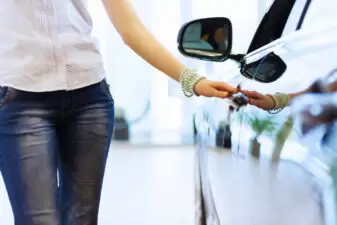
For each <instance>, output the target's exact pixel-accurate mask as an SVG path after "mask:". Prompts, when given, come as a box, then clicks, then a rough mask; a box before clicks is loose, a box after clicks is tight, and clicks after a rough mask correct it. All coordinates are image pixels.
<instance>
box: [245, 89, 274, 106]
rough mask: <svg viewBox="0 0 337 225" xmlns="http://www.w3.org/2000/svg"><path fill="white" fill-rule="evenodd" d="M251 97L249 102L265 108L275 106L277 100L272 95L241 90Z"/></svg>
mask: <svg viewBox="0 0 337 225" xmlns="http://www.w3.org/2000/svg"><path fill="white" fill-rule="evenodd" d="M241 92H242V93H243V94H244V95H246V96H247V97H248V98H249V104H250V105H254V106H256V107H258V108H260V109H263V110H271V109H273V108H274V107H275V102H274V100H273V98H272V97H271V96H270V95H263V94H260V93H258V92H256V91H246V90H242V91H241Z"/></svg>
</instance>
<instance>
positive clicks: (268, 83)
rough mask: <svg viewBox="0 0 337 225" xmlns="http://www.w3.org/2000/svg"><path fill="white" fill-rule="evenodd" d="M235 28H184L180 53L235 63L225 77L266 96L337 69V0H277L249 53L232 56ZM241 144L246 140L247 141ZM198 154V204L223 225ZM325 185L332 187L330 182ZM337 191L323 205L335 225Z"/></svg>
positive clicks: (218, 22) (214, 24) (207, 24)
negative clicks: (241, 80) (233, 68)
mask: <svg viewBox="0 0 337 225" xmlns="http://www.w3.org/2000/svg"><path fill="white" fill-rule="evenodd" d="M191 27H198V29H191ZM232 29H235V27H234V28H232V24H231V22H230V19H228V18H225V17H214V18H202V19H197V20H193V21H191V22H188V23H186V24H184V25H183V26H182V27H181V29H180V32H179V35H178V49H179V51H180V52H181V53H182V54H183V55H185V56H187V57H192V58H196V59H199V60H205V61H212V62H217V63H219V62H225V63H226V61H229V60H230V61H235V62H237V64H238V70H237V71H236V72H233V73H232V74H225V75H224V76H225V78H226V79H228V80H230V79H232V78H233V77H237V76H238V75H239V76H241V77H242V79H243V80H244V81H245V82H243V84H244V85H243V86H242V88H244V89H245V88H247V89H252V87H253V88H254V89H255V90H256V89H258V91H259V92H266V93H272V92H278V91H284V89H285V87H286V91H291V92H297V91H301V90H304V89H305V88H307V87H309V86H310V85H311V84H312V83H313V82H314V81H316V80H317V79H319V78H323V77H325V76H327V75H329V74H331V72H332V71H336V69H337V1H336V0H274V1H273V2H272V4H271V5H270V7H269V8H268V10H267V12H266V14H265V15H264V17H263V19H262V20H261V22H260V24H259V26H258V28H257V30H256V33H255V35H254V37H253V38H252V41H251V43H250V46H249V48H248V49H247V51H246V52H245V53H239V54H238V53H233V52H232V51H231V49H232V43H233V42H235V37H234V38H232ZM186 31H188V32H186ZM206 34H207V35H206ZM200 41H202V42H203V43H204V42H205V41H206V42H207V43H208V44H209V45H211V46H212V48H209V47H207V48H203V47H202V46H203V45H200V44H199V45H198V44H197V43H199V42H200ZM209 45H207V46H209ZM316 101H317V100H316ZM204 128H205V127H204V126H201V127H199V136H200V138H201V139H200V140H201V141H202V142H201V145H199V147H200V146H201V147H200V148H202V144H204V143H205V139H207V137H205V136H207V135H208V134H207V131H205V129H204ZM241 139H245V137H244V136H242V137H241ZM317 141H320V140H317ZM310 147H311V148H312V146H310ZM200 148H199V150H200ZM198 154H199V161H198V162H199V164H198V167H197V169H198V170H199V174H200V175H201V176H200V178H201V179H200V181H201V183H200V184H201V186H200V187H203V188H200V189H201V190H202V192H201V196H202V198H201V199H199V200H200V201H199V202H198V201H197V203H200V202H201V203H203V204H202V205H203V206H204V209H205V211H204V213H205V217H204V222H205V223H206V222H207V221H206V220H208V222H210V221H212V223H214V224H221V221H219V219H218V218H217V215H216V211H217V204H215V203H214V199H213V198H212V191H211V189H210V187H209V186H208V182H210V180H209V177H208V173H207V168H205V167H206V165H207V164H205V162H206V161H207V159H205V158H204V157H206V156H207V155H205V151H202V150H200V151H199V153H198ZM310 172H311V173H314V176H317V177H318V178H317V179H318V180H319V181H320V182H323V181H322V179H320V177H319V176H321V175H319V174H320V172H322V171H320V170H318V171H317V170H315V169H312V170H310ZM315 173H317V174H315ZM219 179H225V177H223V178H219ZM329 182H330V181H329ZM334 182H336V181H334ZM198 185H199V184H198ZM324 185H325V187H326V186H329V185H326V183H325V184H324ZM336 186H337V185H336ZM336 186H334V185H332V186H329V188H326V189H324V191H323V192H322V194H323V199H325V200H326V201H325V200H324V201H323V202H324V206H325V209H324V210H325V218H324V219H325V224H329V225H335V224H337V220H336V201H335V195H336V194H335V193H332V192H333V191H332V192H331V190H332V189H333V188H334V189H335V190H336ZM331 188H332V189H331ZM198 190H199V189H198ZM327 199H328V200H327ZM201 200H203V201H201Z"/></svg>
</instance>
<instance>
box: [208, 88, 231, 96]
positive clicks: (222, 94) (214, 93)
mask: <svg viewBox="0 0 337 225" xmlns="http://www.w3.org/2000/svg"><path fill="white" fill-rule="evenodd" d="M211 96H212V97H217V98H228V97H230V96H231V93H229V92H227V91H218V90H215V89H214V91H213V92H212V94H211Z"/></svg>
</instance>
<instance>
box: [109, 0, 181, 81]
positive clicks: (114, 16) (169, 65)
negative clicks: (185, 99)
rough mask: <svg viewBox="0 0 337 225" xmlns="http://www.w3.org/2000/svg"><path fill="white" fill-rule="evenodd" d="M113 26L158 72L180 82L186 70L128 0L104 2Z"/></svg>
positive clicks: (125, 41)
mask: <svg viewBox="0 0 337 225" xmlns="http://www.w3.org/2000/svg"><path fill="white" fill-rule="evenodd" d="M103 3H104V6H105V8H106V10H107V13H108V15H109V18H110V20H111V22H112V24H113V25H114V26H115V28H116V30H117V31H118V33H119V34H120V35H121V37H122V39H123V41H124V43H125V44H126V45H128V46H129V47H130V48H131V49H132V50H134V51H135V52H136V53H137V54H138V55H140V56H141V57H142V58H143V59H144V60H146V61H147V62H148V63H150V64H151V65H153V66H154V67H156V68H157V69H158V70H160V71H162V72H163V73H165V74H167V75H168V76H170V77H171V78H173V79H174V80H176V81H179V79H180V74H181V72H182V71H183V70H184V69H185V67H184V65H182V64H181V63H180V62H179V61H178V60H177V59H176V58H175V57H173V56H172V55H171V54H170V53H169V52H168V51H167V50H166V49H165V48H164V47H163V46H162V45H161V44H160V43H159V42H158V41H157V39H156V38H155V37H154V36H153V35H152V34H151V33H150V32H149V31H148V30H147V29H146V27H145V26H144V25H143V23H142V22H141V21H140V20H139V19H138V16H137V15H136V13H135V11H134V9H133V8H132V6H131V5H130V3H129V1H128V0H103Z"/></svg>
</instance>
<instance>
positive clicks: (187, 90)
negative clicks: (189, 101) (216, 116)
mask: <svg viewBox="0 0 337 225" xmlns="http://www.w3.org/2000/svg"><path fill="white" fill-rule="evenodd" d="M202 79H206V78H205V77H202V76H199V75H198V73H197V72H196V70H192V69H188V68H186V69H184V70H183V72H182V73H181V75H180V83H181V87H182V90H183V93H184V95H185V96H186V97H192V96H193V95H196V96H198V94H197V93H196V92H195V90H194V88H195V85H196V84H197V83H198V82H199V81H200V80H202Z"/></svg>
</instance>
